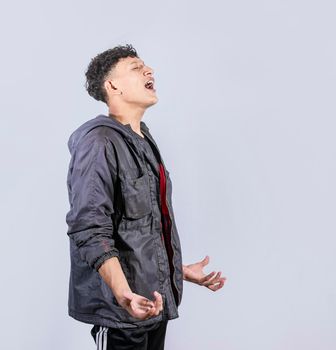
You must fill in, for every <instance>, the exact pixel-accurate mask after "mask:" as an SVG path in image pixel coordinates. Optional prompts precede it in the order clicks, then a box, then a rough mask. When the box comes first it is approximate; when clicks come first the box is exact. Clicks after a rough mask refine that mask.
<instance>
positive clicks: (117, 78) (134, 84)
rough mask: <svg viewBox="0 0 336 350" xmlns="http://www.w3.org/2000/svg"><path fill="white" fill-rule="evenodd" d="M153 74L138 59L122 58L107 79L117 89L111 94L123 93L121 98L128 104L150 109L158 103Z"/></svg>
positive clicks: (150, 69) (111, 90)
mask: <svg viewBox="0 0 336 350" xmlns="http://www.w3.org/2000/svg"><path fill="white" fill-rule="evenodd" d="M153 73H154V72H153V70H152V68H150V67H148V66H146V65H145V64H144V62H143V61H142V60H141V59H140V58H138V57H126V58H121V59H120V60H119V61H118V63H117V64H116V66H115V67H114V68H113V69H112V72H111V74H110V76H109V77H108V79H107V80H110V82H111V84H112V85H113V86H114V88H116V90H115V89H110V93H111V94H118V92H122V94H121V95H120V96H119V98H121V99H122V100H123V101H124V102H126V103H127V104H131V105H135V106H140V107H143V108H147V107H150V106H152V105H154V104H155V103H156V102H157V101H158V98H157V96H156V90H155V89H154V77H153Z"/></svg>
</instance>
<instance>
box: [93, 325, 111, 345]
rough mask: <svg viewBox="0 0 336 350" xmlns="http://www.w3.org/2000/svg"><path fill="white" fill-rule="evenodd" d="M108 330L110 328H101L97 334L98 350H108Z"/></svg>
mask: <svg viewBox="0 0 336 350" xmlns="http://www.w3.org/2000/svg"><path fill="white" fill-rule="evenodd" d="M107 330H108V327H102V326H100V327H99V331H98V332H97V334H96V344H97V350H106V349H107Z"/></svg>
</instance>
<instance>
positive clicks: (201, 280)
mask: <svg viewBox="0 0 336 350" xmlns="http://www.w3.org/2000/svg"><path fill="white" fill-rule="evenodd" d="M214 274H215V271H212V272H210V273H209V274H208V275H206V276H204V277H202V278H201V279H200V281H199V283H200V284H204V283H205V282H206V281H208V280H209V279H210V278H211V277H213V276H214Z"/></svg>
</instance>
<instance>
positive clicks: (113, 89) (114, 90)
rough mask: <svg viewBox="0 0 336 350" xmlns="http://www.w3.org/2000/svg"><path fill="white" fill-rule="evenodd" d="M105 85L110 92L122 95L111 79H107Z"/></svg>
mask: <svg viewBox="0 0 336 350" xmlns="http://www.w3.org/2000/svg"><path fill="white" fill-rule="evenodd" d="M104 87H105V90H106V92H107V93H108V94H112V95H120V91H118V88H117V87H116V86H115V85H114V84H113V83H112V81H111V80H105V81H104Z"/></svg>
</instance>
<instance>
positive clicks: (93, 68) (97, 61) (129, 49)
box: [85, 44, 139, 103]
mask: <svg viewBox="0 0 336 350" xmlns="http://www.w3.org/2000/svg"><path fill="white" fill-rule="evenodd" d="M126 57H139V56H138V54H137V52H136V50H135V49H134V47H133V46H132V45H130V44H126V45H124V46H123V45H118V46H116V47H114V48H113V49H109V50H106V51H104V52H102V53H100V54H98V55H97V56H95V57H94V58H92V59H91V62H90V64H89V66H88V68H87V71H86V73H85V76H86V84H85V87H86V90H87V92H88V93H89V95H90V96H92V97H93V98H94V99H96V100H97V101H103V102H105V103H107V94H106V90H105V88H104V85H103V84H104V81H105V78H106V76H107V75H108V73H109V72H110V71H111V69H112V68H113V67H115V65H116V64H117V63H118V61H119V60H120V59H121V58H126Z"/></svg>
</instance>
